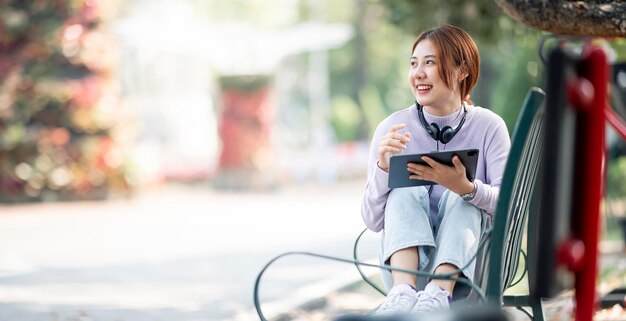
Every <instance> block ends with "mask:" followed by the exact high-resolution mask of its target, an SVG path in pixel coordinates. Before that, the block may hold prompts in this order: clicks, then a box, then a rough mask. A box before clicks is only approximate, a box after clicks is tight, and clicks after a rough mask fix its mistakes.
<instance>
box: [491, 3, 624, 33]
mask: <svg viewBox="0 0 626 321" xmlns="http://www.w3.org/2000/svg"><path fill="white" fill-rule="evenodd" d="M496 3H497V4H498V5H499V6H500V8H502V10H503V11H504V12H505V13H506V14H507V15H509V16H511V17H512V18H513V19H515V20H517V21H519V22H521V23H523V24H526V25H528V26H530V27H533V28H537V29H541V30H544V31H549V32H552V33H555V34H559V35H576V36H605V37H624V36H626V2H622V1H607V0H604V1H603V0H595V1H567V0H543V1H542V0H496Z"/></svg>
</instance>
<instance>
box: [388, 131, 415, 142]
mask: <svg viewBox="0 0 626 321" xmlns="http://www.w3.org/2000/svg"><path fill="white" fill-rule="evenodd" d="M386 137H387V138H392V139H397V140H399V141H401V142H403V143H408V142H409V140H410V138H409V137H406V135H402V134H400V133H388V134H387V136H386Z"/></svg>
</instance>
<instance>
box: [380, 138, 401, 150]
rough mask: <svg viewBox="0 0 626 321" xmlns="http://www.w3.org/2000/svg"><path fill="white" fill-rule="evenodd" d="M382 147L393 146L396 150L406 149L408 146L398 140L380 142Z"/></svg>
mask: <svg viewBox="0 0 626 321" xmlns="http://www.w3.org/2000/svg"><path fill="white" fill-rule="evenodd" d="M380 146H393V147H396V148H402V149H404V148H406V145H405V144H403V143H402V142H400V141H398V140H396V139H385V140H383V141H381V142H380Z"/></svg>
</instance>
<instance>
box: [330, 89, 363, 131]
mask: <svg viewBox="0 0 626 321" xmlns="http://www.w3.org/2000/svg"><path fill="white" fill-rule="evenodd" d="M330 106H331V110H330V123H331V125H332V127H333V129H334V130H335V134H336V135H337V140H338V141H354V140H357V138H358V136H359V124H361V121H362V118H361V113H360V112H359V107H358V106H357V104H356V102H355V101H354V100H353V99H352V98H351V97H350V96H346V95H341V96H335V97H334V98H333V99H332V101H331V105H330Z"/></svg>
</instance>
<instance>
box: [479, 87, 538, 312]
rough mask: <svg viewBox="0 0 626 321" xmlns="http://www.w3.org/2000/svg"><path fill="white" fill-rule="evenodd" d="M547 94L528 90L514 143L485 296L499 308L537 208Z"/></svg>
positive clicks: (500, 201)
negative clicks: (525, 231)
mask: <svg viewBox="0 0 626 321" xmlns="http://www.w3.org/2000/svg"><path fill="white" fill-rule="evenodd" d="M544 97H545V94H544V92H543V91H542V90H541V89H539V88H536V87H533V88H531V89H530V90H529V92H528V94H527V95H526V99H525V100H524V104H523V106H522V110H521V112H520V116H519V117H518V120H517V123H516V125H515V130H514V132H513V136H512V140H511V151H510V153H509V157H508V160H507V164H506V167H505V170H504V175H503V180H502V185H501V186H500V195H499V199H498V205H497V207H496V212H495V215H494V224H493V231H492V236H491V242H490V249H489V256H488V262H487V264H485V266H486V269H487V271H486V272H485V273H486V274H485V275H486V279H484V280H483V281H486V284H485V287H486V290H485V294H486V296H487V299H488V300H489V301H490V302H493V303H495V304H500V303H501V302H502V295H503V292H504V290H506V289H507V288H508V287H509V286H510V285H511V283H512V282H513V278H514V277H515V274H516V272H517V266H518V261H519V256H520V250H521V245H522V240H523V235H524V227H525V225H526V221H527V220H528V216H529V213H531V214H532V212H533V206H534V204H536V197H535V193H534V192H535V186H536V181H537V173H538V171H539V166H540V159H541V155H542V154H543V146H542V142H543V140H542V138H541V137H542V126H543V115H544V108H543V104H542V102H543V99H544Z"/></svg>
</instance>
